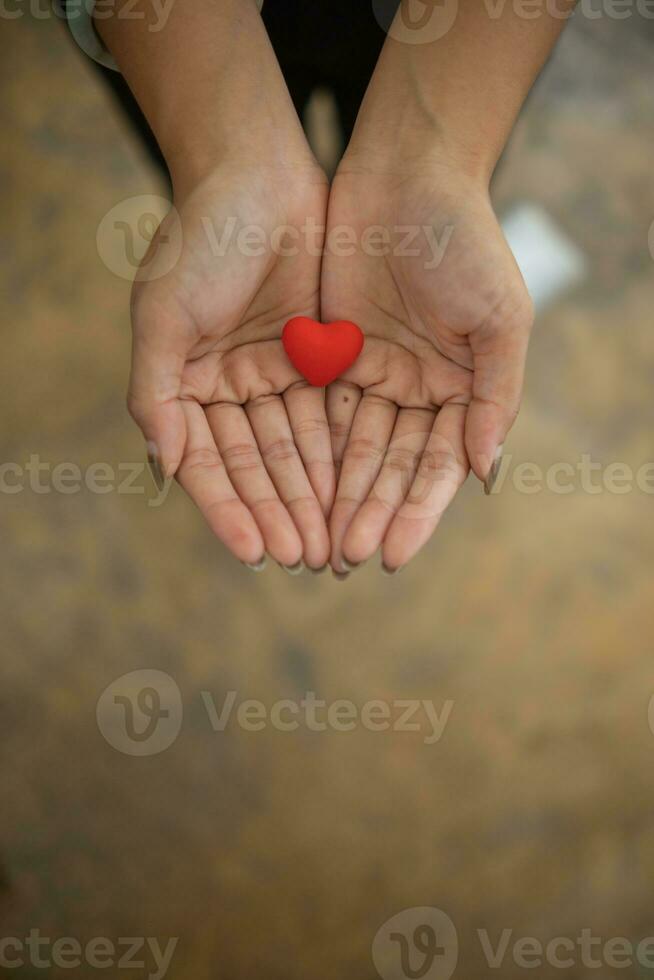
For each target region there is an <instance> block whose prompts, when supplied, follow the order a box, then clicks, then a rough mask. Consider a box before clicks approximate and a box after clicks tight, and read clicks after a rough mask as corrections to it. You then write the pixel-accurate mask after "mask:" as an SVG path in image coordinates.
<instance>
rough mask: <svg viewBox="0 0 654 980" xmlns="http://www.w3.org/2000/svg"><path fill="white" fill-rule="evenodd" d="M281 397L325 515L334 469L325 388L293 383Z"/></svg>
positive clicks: (330, 499)
mask: <svg viewBox="0 0 654 980" xmlns="http://www.w3.org/2000/svg"><path fill="white" fill-rule="evenodd" d="M283 397H284V404H285V405H286V412H287V414H288V420H289V422H290V424H291V429H292V432H293V438H294V440H295V445H296V446H297V449H298V452H299V454H300V458H301V459H302V462H303V464H304V468H305V470H306V473H307V476H308V477H309V482H310V484H311V486H312V488H313V492H314V493H315V495H316V497H317V498H318V501H319V503H320V506H321V507H322V510H323V513H324V514H325V515H327V514H329V511H330V510H331V507H332V503H333V502H334V494H335V492H336V472H335V470H334V457H333V456H332V445H331V439H330V434H329V424H328V422H327V411H326V408H325V392H324V389H322V388H312V387H311V386H310V385H308V384H306V383H305V382H299V383H298V384H294V385H292V386H291V387H290V388H289V389H288V390H287V391H286V392H285V393H284V396H283Z"/></svg>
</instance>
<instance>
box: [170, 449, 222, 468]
mask: <svg viewBox="0 0 654 980" xmlns="http://www.w3.org/2000/svg"><path fill="white" fill-rule="evenodd" d="M223 465H224V464H223V461H222V459H221V457H220V453H219V452H218V450H217V449H208V448H207V449H193V450H192V451H191V452H190V453H188V454H187V455H186V456H185V458H184V460H183V462H182V466H181V467H180V470H181V469H183V470H185V471H186V472H192V471H193V470H197V469H222V468H223Z"/></svg>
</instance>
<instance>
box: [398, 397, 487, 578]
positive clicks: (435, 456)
mask: <svg viewBox="0 0 654 980" xmlns="http://www.w3.org/2000/svg"><path fill="white" fill-rule="evenodd" d="M465 413H466V408H465V406H464V405H458V404H450V405H444V406H443V407H442V408H441V409H440V410H439V412H438V414H437V416H436V421H435V422H434V426H433V428H432V431H431V434H430V436H429V439H428V440H427V445H426V446H425V449H424V451H423V453H422V456H421V458H420V463H419V465H418V471H417V473H416V476H415V479H414V481H413V483H412V485H411V489H410V491H409V493H408V495H407V498H406V500H405V501H404V503H403V504H402V506H401V507H400V509H399V511H398V512H397V514H396V515H395V517H394V518H393V520H392V521H391V524H390V527H389V528H388V531H387V532H386V537H385V538H384V543H383V546H382V561H383V565H384V567H385V568H386V569H387V570H388V571H390V572H394V571H397V570H398V569H400V568H402V566H403V565H406V563H407V562H409V561H410V560H411V559H412V558H413V557H414V555H415V554H417V552H418V551H419V550H420V548H422V546H423V545H424V544H425V542H426V541H428V540H429V538H430V537H431V535H432V534H433V532H434V530H435V529H436V526H437V525H438V522H439V521H440V519H441V516H442V514H443V512H444V510H445V508H446V507H447V506H448V504H449V503H450V501H451V500H452V498H453V497H454V496H455V494H456V492H457V490H458V489H459V487H460V486H461V485H462V484H463V483H464V481H465V478H466V476H467V475H468V470H469V464H468V460H467V457H466V454H465V448H464V427H465Z"/></svg>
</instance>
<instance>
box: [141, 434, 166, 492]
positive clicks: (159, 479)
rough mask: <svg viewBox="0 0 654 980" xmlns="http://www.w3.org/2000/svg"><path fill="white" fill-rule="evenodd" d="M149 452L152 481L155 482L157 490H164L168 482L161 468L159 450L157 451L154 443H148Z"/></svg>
mask: <svg viewBox="0 0 654 980" xmlns="http://www.w3.org/2000/svg"><path fill="white" fill-rule="evenodd" d="M146 446H147V450H148V466H149V467H150V473H151V474H152V479H153V480H154V485H155V486H156V488H157V490H159V491H161V490H163V488H164V486H165V485H166V480H165V478H164V473H163V469H162V466H161V460H160V459H159V450H158V449H157V447H156V445H155V443H154V442H148V443H146Z"/></svg>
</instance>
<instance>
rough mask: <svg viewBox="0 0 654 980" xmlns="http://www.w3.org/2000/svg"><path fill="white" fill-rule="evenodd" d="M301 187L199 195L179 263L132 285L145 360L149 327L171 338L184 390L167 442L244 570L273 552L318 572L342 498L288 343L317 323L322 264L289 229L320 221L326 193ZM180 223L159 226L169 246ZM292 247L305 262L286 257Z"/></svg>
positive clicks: (172, 412)
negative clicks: (336, 496)
mask: <svg viewBox="0 0 654 980" xmlns="http://www.w3.org/2000/svg"><path fill="white" fill-rule="evenodd" d="M294 186H296V187H300V188H301V189H300V190H293V191H292V192H291V193H290V194H286V193H284V194H281V193H277V192H276V191H275V183H274V182H273V181H272V180H271V179H270V176H269V175H262V176H261V177H260V178H259V177H258V176H257V175H254V174H252V173H249V174H247V175H246V174H226V173H224V172H223V173H220V174H219V175H216V177H215V178H214V179H212V180H210V181H208V182H207V183H205V184H204V185H202V186H201V188H200V189H199V190H198V191H196V192H194V193H193V194H192V195H191V197H190V198H189V199H188V200H187V201H186V202H185V203H184V206H183V208H182V210H181V214H180V218H181V229H180V230H181V236H182V240H183V248H182V250H181V256H180V258H179V261H178V262H176V264H175V265H174V268H173V269H172V270H171V271H170V272H167V273H166V274H165V275H163V276H161V278H153V275H152V273H153V263H155V270H154V271H155V275H156V262H157V260H158V258H159V257H158V256H157V255H156V254H155V258H154V259H152V257H150V263H149V265H148V274H147V276H145V277H144V278H145V279H146V281H145V282H141V283H138V284H137V286H136V288H135V300H134V319H135V355H137V354H138V350H139V344H141V345H143V346H144V347H146V348H147V347H148V344H151V337H152V333H153V328H152V327H150V325H151V324H153V323H156V328H157V332H158V334H157V335H158V337H159V338H164V342H165V338H174V345H175V353H176V357H177V359H178V362H179V366H180V368H181V380H180V378H179V377H177V378H175V377H174V376H173V377H171V388H170V391H169V392H166V393H164V396H163V397H162V398H161V399H160V401H161V402H162V403H163V407H164V408H165V409H166V411H165V412H164V413H163V414H162V415H161V426H162V429H163V430H164V431H162V432H161V435H160V439H161V440H169V442H168V446H169V447H170V446H171V445H172V443H173V441H175V446H174V451H173V452H172V455H173V456H175V454H176V455H177V457H178V459H179V467H178V469H177V476H178V479H179V481H180V483H181V484H182V485H183V486H184V487H185V489H186V490H187V492H188V493H189V494H190V496H191V497H192V498H193V499H194V500H195V501H196V503H197V504H198V506H199V507H200V509H201V511H202V512H203V514H204V516H205V517H206V519H207V520H208V522H209V524H210V525H211V526H212V528H213V529H214V531H215V532H216V534H217V535H218V537H219V538H221V540H223V541H224V542H225V544H227V546H228V547H229V548H231V550H232V551H233V552H234V553H235V554H236V555H237V556H238V557H240V558H242V560H244V561H247V562H257V561H258V560H259V559H260V557H261V555H262V554H263V553H264V551H267V552H269V553H270V554H271V555H272V556H273V557H274V558H275V559H276V560H277V561H279V562H280V563H282V564H284V565H295V564H296V563H297V562H298V561H300V559H302V558H303V557H304V558H305V559H306V561H307V563H308V564H309V565H310V566H312V567H320V566H321V565H323V564H324V562H325V561H326V559H327V556H328V552H329V543H328V535H327V528H326V524H325V517H324V513H325V512H326V511H327V510H328V509H329V507H330V505H331V498H332V496H333V490H334V471H333V464H332V457H331V447H330V443H329V434H328V428H327V421H326V415H325V407H324V396H323V393H322V392H321V391H318V390H316V389H311V388H309V387H308V386H307V385H306V384H305V383H304V382H303V381H302V378H301V377H300V375H299V374H298V373H297V372H296V371H295V370H294V369H293V367H292V366H291V365H290V363H289V362H288V360H287V358H286V356H285V354H284V351H283V348H282V345H281V341H280V338H281V331H282V328H283V326H284V323H285V322H286V320H287V319H288V318H289V317H291V316H293V315H297V314H307V315H309V316H316V315H318V290H319V274H320V266H319V262H320V259H319V256H318V255H312V254H309V253H308V252H307V250H306V249H305V248H304V247H302V243H301V241H298V242H297V243H296V242H295V240H294V239H293V238H291V237H290V236H289V233H288V231H287V232H286V234H285V235H283V234H281V233H280V229H283V228H284V227H287V228H297V227H299V226H300V225H301V224H302V222H303V221H304V220H305V218H306V216H307V215H314V216H315V218H316V220H317V221H318V223H319V222H320V221H321V217H322V215H323V214H324V210H325V206H326V204H325V197H326V188H325V185H324V183H323V181H322V180H321V179H320V177H313V175H312V179H311V180H309V181H299V180H298V181H296V182H295V184H294ZM174 225H175V222H174V219H171V221H170V222H169V227H166V225H165V223H164V226H163V228H162V234H163V235H164V236H165V238H166V240H168V242H169V244H170V241H171V240H172V239H174V238H175V227H174ZM247 226H251V228H250V233H249V235H245V237H244V232H243V229H244V228H246V227H247ZM255 228H256V230H253V229H255ZM239 235H240V237H239ZM275 236H278V237H277V239H276V238H275ZM295 244H297V254H294V255H291V254H280V252H281V253H284V252H288V250H289V248H292V246H293V245H295ZM159 261H161V262H163V261H165V256H164V257H162V258H161V259H159ZM136 407H137V412H138V406H136Z"/></svg>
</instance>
